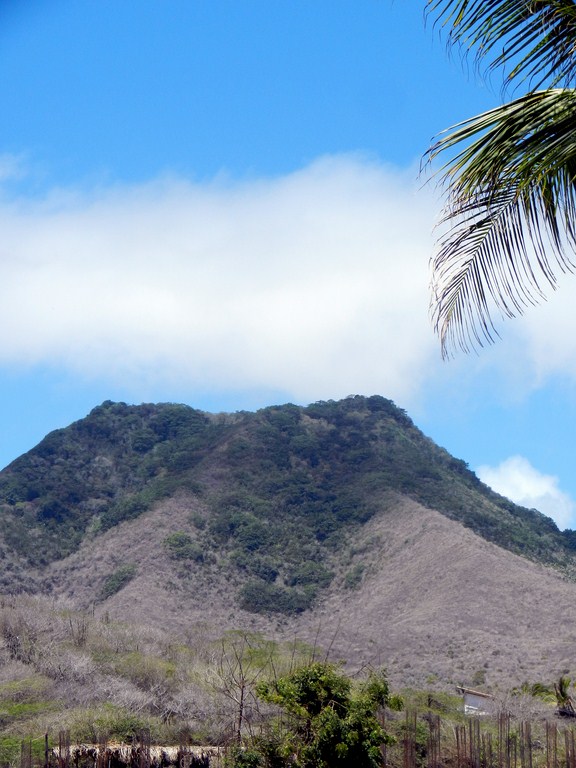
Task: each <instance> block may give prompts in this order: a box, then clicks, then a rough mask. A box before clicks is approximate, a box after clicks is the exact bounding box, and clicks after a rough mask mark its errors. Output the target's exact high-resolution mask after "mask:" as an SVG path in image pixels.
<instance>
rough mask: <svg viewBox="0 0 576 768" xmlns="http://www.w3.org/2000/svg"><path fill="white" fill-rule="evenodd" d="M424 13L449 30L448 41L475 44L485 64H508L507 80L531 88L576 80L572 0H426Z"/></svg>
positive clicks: (466, 46) (575, 24)
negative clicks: (518, 80) (525, 82)
mask: <svg viewBox="0 0 576 768" xmlns="http://www.w3.org/2000/svg"><path fill="white" fill-rule="evenodd" d="M427 14H428V15H431V16H434V17H435V18H436V23H438V24H440V25H441V26H442V27H444V28H447V30H448V42H449V43H450V44H457V45H460V46H462V47H463V48H464V49H465V50H466V51H468V50H471V49H475V56H476V59H477V60H478V61H479V62H481V61H483V60H485V59H488V60H489V65H488V68H489V69H495V68H497V67H501V66H505V65H508V64H509V65H510V69H509V71H508V73H507V78H506V79H507V80H508V81H512V80H514V79H516V78H518V79H520V80H528V81H529V82H530V84H531V87H532V88H533V89H538V88H542V87H544V86H545V85H546V86H548V87H556V86H559V85H564V86H571V85H572V84H573V83H574V81H575V80H576V55H575V53H576V3H574V2H573V0H428V1H427Z"/></svg>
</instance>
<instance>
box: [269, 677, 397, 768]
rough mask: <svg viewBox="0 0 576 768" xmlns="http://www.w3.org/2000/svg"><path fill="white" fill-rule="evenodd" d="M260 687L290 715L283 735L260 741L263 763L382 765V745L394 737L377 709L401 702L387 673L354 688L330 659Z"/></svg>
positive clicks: (320, 767) (304, 767)
mask: <svg viewBox="0 0 576 768" xmlns="http://www.w3.org/2000/svg"><path fill="white" fill-rule="evenodd" d="M256 690H257V694H258V696H259V697H260V698H261V699H262V700H263V701H265V702H268V703H271V704H276V705H277V706H278V707H280V708H281V709H282V710H283V711H284V712H285V713H286V715H287V718H288V721H287V722H284V723H283V727H282V729H281V730H280V732H279V733H281V736H279V737H278V738H277V739H276V740H274V739H273V740H271V741H268V742H265V741H261V742H260V754H261V755H262V762H261V764H262V765H266V764H270V763H273V764H275V765H287V764H290V765H293V766H295V768H377V766H380V765H382V751H381V749H382V746H383V745H384V744H387V743H389V742H390V741H391V737H390V736H389V735H388V734H387V733H386V732H385V730H384V728H383V726H382V724H381V720H380V719H379V713H380V712H381V711H382V710H383V709H384V708H385V707H389V708H393V709H401V706H402V702H401V700H400V699H399V698H398V697H396V696H391V695H390V691H389V687H388V682H387V679H386V676H385V674H384V673H383V672H375V673H373V674H372V675H370V677H369V678H368V679H367V680H366V681H365V682H364V683H362V685H360V686H359V687H357V688H354V687H353V686H352V683H351V681H350V679H349V678H348V677H347V676H346V675H344V674H343V673H342V671H341V670H340V669H339V668H338V667H336V666H334V665H333V664H328V663H326V662H314V663H312V664H309V665H307V666H305V667H302V668H301V669H297V670H296V671H294V672H293V673H291V674H289V675H287V676H285V677H280V678H278V679H277V680H274V681H268V682H262V683H260V684H259V685H258V686H257V689H256ZM271 744H272V745H273V746H274V748H271Z"/></svg>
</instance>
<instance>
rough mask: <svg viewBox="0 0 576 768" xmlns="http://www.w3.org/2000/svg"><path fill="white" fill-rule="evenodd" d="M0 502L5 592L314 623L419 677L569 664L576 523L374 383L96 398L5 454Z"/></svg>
mask: <svg viewBox="0 0 576 768" xmlns="http://www.w3.org/2000/svg"><path fill="white" fill-rule="evenodd" d="M0 519H1V520H2V523H3V524H2V528H1V530H0V558H1V562H2V563H3V568H2V571H1V580H2V581H1V584H0V591H1V592H4V593H15V592H18V591H25V592H29V593H31V594H45V595H50V596H52V597H53V598H54V599H55V600H63V601H64V602H65V603H66V604H67V605H70V606H72V607H73V608H74V609H75V610H80V611H91V612H92V613H94V615H100V616H105V615H111V616H113V617H114V618H115V619H117V620H126V621H130V622H134V623H139V622H140V623H142V622H144V623H150V624H151V625H154V626H158V627H159V628H161V627H166V626H168V627H170V631H174V632H175V633H186V632H190V631H192V629H191V628H192V627H196V628H199V627H203V629H202V631H203V632H206V633H209V634H210V633H212V634H213V635H214V636H215V637H216V636H217V635H218V634H219V633H222V632H225V631H227V630H228V629H231V628H235V627H238V626H243V627H247V628H250V629H251V630H255V631H259V632H263V633H265V634H267V635H270V636H276V637H282V638H284V639H286V637H287V636H288V635H292V637H295V636H298V637H301V638H303V639H304V640H307V641H308V642H311V643H314V642H316V641H317V640H318V638H319V637H321V644H322V645H324V646H330V647H331V648H332V650H333V652H335V653H336V652H337V653H338V654H339V655H340V656H341V657H342V658H346V659H347V661H348V662H349V663H352V664H355V665H358V666H361V665H362V664H365V663H372V662H373V661H374V660H375V659H376V660H378V659H385V660H389V662H390V663H391V665H392V666H393V667H394V669H395V672H394V674H396V673H397V672H400V671H402V673H403V674H404V676H405V677H408V678H409V680H410V681H411V682H413V683H416V682H418V681H420V682H422V680H423V679H427V678H428V677H431V676H432V677H434V676H435V677H437V678H438V679H441V680H443V681H444V682H446V681H447V680H451V681H452V682H454V681H457V682H460V683H462V682H466V681H468V682H471V681H472V680H473V678H474V675H476V677H477V678H478V677H481V676H482V674H484V675H485V676H486V675H487V676H488V679H489V678H490V676H491V675H493V676H494V678H497V677H498V676H499V677H500V679H502V680H504V679H510V680H512V679H515V676H517V675H518V674H524V673H525V674H526V675H527V676H528V675H529V674H533V675H536V674H537V673H538V672H539V670H541V671H542V672H543V673H544V672H545V673H546V674H552V673H553V672H554V671H557V669H558V668H561V669H564V668H565V667H569V665H570V658H569V653H568V652H567V648H568V647H569V646H570V643H571V642H572V641H571V632H570V630H569V626H566V624H565V622H564V621H563V619H562V618H561V617H562V612H566V611H567V612H568V614H571V613H572V608H571V605H572V603H573V602H574V603H576V601H574V600H573V597H574V590H575V589H576V585H575V584H574V583H573V582H571V581H570V580H569V579H570V578H571V577H572V574H573V573H574V552H573V549H572V539H571V537H570V532H568V535H565V534H563V533H561V532H560V531H558V529H557V527H556V526H555V524H554V523H553V521H552V520H550V519H549V518H546V517H545V516H544V515H541V514H540V513H539V512H537V511H535V510H525V509H522V508H521V507H517V506H516V505H514V504H512V502H510V501H508V500H506V499H504V498H502V497H501V496H498V495H497V494H495V493H494V492H493V491H491V490H490V489H489V488H487V487H486V486H484V485H483V484H482V483H481V482H480V481H479V480H478V478H477V477H476V476H475V475H474V474H473V473H472V472H471V471H470V470H469V469H468V468H467V466H466V465H465V463H464V462H463V461H461V460H459V459H455V458H453V457H452V456H450V454H448V452H447V451H445V450H444V449H442V448H439V447H438V446H436V445H435V444H434V443H433V442H432V441H431V440H430V439H429V438H427V437H426V436H425V435H423V434H422V432H421V431H420V430H418V429H417V427H416V426H415V425H414V424H413V422H412V420H411V419H410V418H409V417H408V415H407V414H406V413H405V412H404V411H403V410H402V409H400V408H398V407H397V406H395V405H394V403H392V402H391V401H390V400H387V399H385V398H382V397H379V396H373V397H360V396H354V397H350V398H346V399H345V400H342V401H327V402H321V403H315V404H312V405H309V406H295V405H291V404H288V405H284V406H271V407H269V408H265V409H261V410H260V411H257V412H254V413H250V412H239V413H236V414H216V415H214V414H206V413H203V412H201V411H197V410H195V409H193V408H190V407H189V406H181V405H175V404H146V405H141V406H129V405H126V404H123V403H112V402H110V401H107V402H105V403H103V404H102V405H101V406H98V407H97V408H95V409H93V411H92V412H91V413H90V414H89V415H88V416H87V417H86V418H85V419H82V420H80V421H78V422H75V423H74V424H73V425H71V426H70V427H68V428H65V429H63V430H57V431H56V432H54V433H51V434H50V435H48V436H47V437H46V438H45V439H44V440H43V441H41V442H40V443H39V445H38V446H36V447H35V448H34V449H32V450H31V451H29V452H28V453H27V454H24V455H23V456H22V457H20V458H19V459H16V461H14V462H12V464H10V465H9V467H7V468H6V469H5V470H3V471H2V472H0ZM484 561H486V563H490V564H491V565H490V566H489V567H487V566H486V567H485V566H483V565H482V563H483V562H484ZM467 564H468V565H467ZM485 570H487V571H488V572H487V573H484V571H485ZM527 590H528V591H530V592H531V593H532V600H533V603H534V606H536V607H537V608H536V610H537V615H535V613H534V610H533V609H532V608H531V606H530V605H525V604H524V602H523V601H522V600H520V599H519V596H518V594H516V592H518V591H519V592H521V593H525V592H526V591H527ZM515 591H516V592H515ZM482 594H484V598H483V599H482V600H480V599H479V597H480V595H482ZM438 614H440V615H438ZM573 618H574V619H575V620H576V616H574V617H573ZM484 625H485V626H484ZM463 628H465V629H463ZM518 628H522V630H521V637H516V634H517V632H516V630H517V629H518ZM551 628H552V629H553V632H554V640H553V641H552V640H550V639H549V632H550V630H551ZM194 631H197V630H194ZM470 637H475V638H476V645H477V647H476V645H475V644H474V642H472V643H471V642H469V638H470ZM547 638H548V639H547ZM448 651H449V652H448ZM415 654H416V656H417V658H415ZM492 654H494V656H492ZM495 660H498V661H499V663H500V666H496V664H494V661H495ZM387 663H388V661H387ZM407 664H408V665H410V666H408V667H407V666H406V665H407ZM486 664H487V665H488V666H484V665H486ZM498 670H500V671H498ZM492 682H494V680H493V681H492ZM516 682H520V681H518V680H516Z"/></svg>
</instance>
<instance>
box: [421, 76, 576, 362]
mask: <svg viewBox="0 0 576 768" xmlns="http://www.w3.org/2000/svg"><path fill="white" fill-rule="evenodd" d="M462 143H464V144H465V147H464V149H462V150H460V151H458V152H457V153H456V154H455V156H454V157H452V158H451V160H450V161H449V162H448V163H447V165H445V167H444V169H443V180H444V182H445V184H446V186H447V194H448V200H447V205H446V210H445V215H444V218H443V222H444V224H445V225H447V232H446V234H445V235H444V236H443V237H442V238H441V240H440V243H439V248H438V252H437V254H436V255H435V257H434V259H433V262H432V269H433V276H432V307H433V315H434V324H435V327H436V330H437V331H438V333H439V335H440V338H441V342H442V352H443V355H444V356H447V355H448V354H449V353H450V352H451V351H452V350H453V349H454V348H455V347H459V348H461V349H463V350H466V351H468V350H469V349H470V348H471V347H474V346H477V345H480V346H481V345H482V343H483V342H484V341H492V340H493V339H494V336H495V335H496V329H495V326H494V323H493V320H492V313H493V310H494V309H497V310H498V311H499V313H500V314H501V315H503V316H507V317H513V316H515V315H517V314H519V313H521V312H523V310H524V308H525V307H526V306H528V305H529V304H534V303H536V302H537V301H539V300H541V299H542V298H543V297H544V288H543V286H546V285H548V286H552V287H554V285H555V283H556V274H557V272H558V270H560V271H566V270H569V269H571V268H572V266H573V263H572V260H571V255H570V253H569V252H570V250H573V249H574V248H576V230H575V227H574V221H575V220H576V93H575V92H574V91H572V90H563V89H554V90H547V91H538V92H531V93H529V94H527V95H526V96H523V97H522V98H520V99H517V100H515V101H512V102H510V103H509V104H504V105H503V106H501V107H497V108H495V109H493V110H490V111H489V112H486V113H484V114H482V115H479V116H478V117H475V118H472V119H470V120H467V121H465V122H463V123H461V124H459V125H458V126H456V127H455V128H454V129H451V133H449V134H448V135H446V136H443V137H442V138H440V140H439V141H438V142H437V143H436V144H435V145H434V146H433V147H432V148H431V149H430V151H429V153H428V154H429V157H430V158H431V159H434V158H435V157H436V156H437V155H439V154H444V153H446V152H450V151H452V150H454V149H457V148H458V147H459V146H460V145H461V144H462Z"/></svg>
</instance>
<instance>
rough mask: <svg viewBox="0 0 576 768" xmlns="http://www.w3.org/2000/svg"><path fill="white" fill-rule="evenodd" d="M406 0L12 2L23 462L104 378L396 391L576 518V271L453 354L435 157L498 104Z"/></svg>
mask: <svg viewBox="0 0 576 768" xmlns="http://www.w3.org/2000/svg"><path fill="white" fill-rule="evenodd" d="M423 10H424V2H423V0H422V2H410V3H407V2H404V3H403V2H400V1H399V0H395V2H392V0H358V1H357V2H355V3H351V2H349V0H329V1H328V0H122V2H118V0H116V2H109V1H108V0H84V2H82V3H73V2H70V0H26V1H25V2H24V0H12V2H10V3H2V4H0V73H1V77H0V103H1V104H2V106H3V109H2V120H0V232H1V233H2V237H0V275H1V280H0V294H1V301H0V420H1V424H2V430H1V433H0V464H1V465H2V466H4V465H6V464H7V463H9V462H10V461H11V460H13V459H14V458H15V457H16V456H18V455H20V454H21V453H23V452H24V451H26V450H28V449H29V448H31V447H32V446H33V445H35V444H36V443H37V442H38V441H39V440H40V439H41V438H42V437H43V436H44V435H45V434H46V433H47V432H48V431H50V430H51V429H54V428H57V427H62V426H66V425H67V424H69V423H71V422H72V421H74V420H76V419H79V418H82V417H83V416H84V415H86V414H87V413H88V412H89V411H90V410H91V408H93V407H94V406H95V405H97V404H99V403H100V402H102V401H103V400H106V399H111V400H124V401H126V402H133V403H140V402H145V401H175V402H185V403H188V404H190V405H192V406H194V407H198V408H202V409H205V410H210V411H229V410H231V411H233V410H238V409H254V408H258V407H261V406H265V405H270V404H273V403H280V402H287V401H292V402H297V403H302V404H305V403H309V402H312V401H315V400H320V399H331V398H333V399H337V398H340V397H344V396H346V395H348V394H357V393H358V394H374V393H378V394H382V395H384V396H386V397H390V398H391V399H393V400H394V401H395V402H396V403H397V404H398V405H400V406H401V407H403V408H405V409H406V410H407V411H408V413H409V414H410V415H411V416H412V418H413V419H414V421H415V422H416V424H417V425H418V426H419V427H420V428H421V429H422V430H423V431H424V432H425V433H426V434H428V435H429V436H430V437H432V438H433V439H434V440H435V441H436V442H438V443H439V444H440V445H443V446H444V447H446V448H447V449H448V450H449V451H450V452H451V453H453V454H454V455H456V456H457V457H459V458H462V459H464V460H465V461H467V462H468V463H469V464H470V466H471V467H472V468H473V469H476V470H477V471H478V472H479V474H480V475H481V476H482V477H483V478H486V480H487V481H488V482H489V483H490V484H491V485H492V486H493V487H495V488H497V489H498V490H501V491H502V492H504V493H506V495H510V496H511V497H512V498H515V499H516V500H518V501H520V502H522V503H524V504H526V505H527V506H534V507H536V508H539V509H541V510H542V511H544V512H545V513H546V514H549V515H551V516H552V517H554V519H556V520H557V522H558V523H559V525H560V526H561V527H566V526H569V527H576V519H575V518H574V501H573V500H574V499H576V473H575V472H574V460H573V450H572V445H571V436H572V434H573V433H574V431H575V429H574V427H575V426H576V387H575V382H576V340H573V338H572V336H573V335H574V334H572V333H571V328H572V327H573V322H572V319H573V316H574V314H575V307H574V303H575V302H574V299H573V297H574V295H575V294H574V289H575V287H576V285H575V284H574V282H573V284H572V285H570V280H572V281H574V278H566V281H565V282H566V285H565V286H563V290H559V291H558V292H557V293H556V294H555V295H554V296H553V297H552V299H551V301H549V302H548V303H547V304H546V305H544V306H542V307H539V308H537V309H535V310H533V311H531V312H530V313H529V314H528V315H527V316H526V317H525V318H522V319H519V320H515V321H513V322H508V323H505V324H504V325H502V326H501V334H502V339H501V341H500V342H499V343H498V344H497V345H495V346H494V347H491V348H487V349H484V350H482V351H481V352H480V354H478V355H474V354H473V355H469V356H459V357H457V358H456V359H454V360H452V361H450V362H449V363H444V362H442V360H441V358H440V351H439V346H438V342H437V339H436V338H435V337H434V334H433V332H432V329H431V326H430V322H429V318H428V301H429V299H428V281H429V272H428V260H429V257H430V255H431V253H432V249H433V242H434V238H433V228H434V224H435V222H436V221H437V219H438V217H439V211H440V200H439V194H438V192H437V191H436V190H435V188H434V185H433V184H431V183H428V184H426V183H424V182H425V180H426V178H427V177H424V178H422V177H419V175H418V171H419V166H420V159H421V156H422V154H423V153H424V152H425V150H426V149H427V147H428V146H429V143H430V141H431V139H432V137H433V136H434V135H435V134H437V133H438V132H439V131H441V130H442V129H443V128H446V127H448V126H449V125H451V124H453V123H455V122H457V121H458V120H460V119H463V118H465V117H467V116H470V115H472V114H475V113H478V112H481V111H483V110H484V109H487V108H489V107H490V106H492V105H494V104H497V103H499V101H500V90H499V83H498V81H497V80H495V81H494V82H493V83H492V84H489V83H488V84H487V83H486V82H484V81H483V80H482V78H481V77H480V76H479V75H478V73H476V72H475V71H474V69H473V68H472V67H470V66H468V67H466V66H464V65H463V64H462V62H461V61H460V60H459V58H458V57H457V56H452V57H450V56H448V55H447V53H446V49H445V46H444V43H443V41H442V39H441V38H440V37H439V35H438V31H437V30H434V29H433V27H432V26H431V25H430V24H429V25H426V24H425V23H424V14H423Z"/></svg>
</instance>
